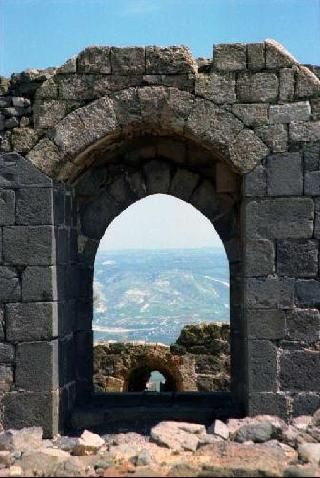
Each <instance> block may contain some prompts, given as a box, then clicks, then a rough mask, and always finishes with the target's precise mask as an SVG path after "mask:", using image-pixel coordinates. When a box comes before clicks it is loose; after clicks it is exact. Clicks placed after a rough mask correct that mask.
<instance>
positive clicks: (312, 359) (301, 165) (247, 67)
mask: <svg viewBox="0 0 320 478" xmlns="http://www.w3.org/2000/svg"><path fill="white" fill-rule="evenodd" d="M314 71H315V72H317V69H316V68H315V69H314ZM0 91H1V97H0V128H1V130H2V131H1V136H2V142H1V151H2V154H1V158H0V204H1V208H0V231H1V234H0V264H1V265H0V316H1V330H0V333H1V342H0V374H1V380H0V383H1V397H2V398H1V411H2V421H3V423H4V425H5V426H11V427H16V428H18V427H21V426H24V425H31V424H34V425H36V424H38V425H41V426H43V427H44V429H45V432H46V434H47V435H50V434H53V433H55V432H56V431H57V430H58V429H63V425H64V423H65V420H66V419H67V417H68V416H69V415H70V413H72V410H73V408H74V406H75V405H76V404H77V403H78V402H80V401H83V400H85V399H86V398H87V399H90V397H91V394H92V390H93V383H92V375H93V362H92V355H93V353H92V352H93V344H92V324H91V321H92V278H93V266H94V258H95V253H96V250H97V247H98V245H99V240H100V238H101V237H102V235H103V234H104V232H105V230H106V228H107V226H108V225H109V224H110V222H111V221H112V220H113V219H114V218H115V217H116V216H117V215H118V214H120V213H121V212H122V211H123V210H124V209H125V208H127V207H128V206H129V205H130V204H132V203H133V202H134V201H137V200H139V199H141V198H143V197H145V196H147V195H149V194H155V193H164V194H171V195H173V196H175V197H178V198H180V199H183V200H185V201H187V202H189V203H190V204H192V205H193V206H194V207H196V208H197V209H198V210H199V211H200V212H202V213H203V214H204V215H205V216H206V217H207V218H208V219H209V220H210V221H211V222H212V224H213V226H214V227H215V228H216V230H217V232H218V234H219V235H220V237H221V239H222V241H223V243H224V246H225V249H226V253H227V255H228V259H229V266H230V312H231V323H230V341H231V393H232V396H233V397H234V399H235V400H237V401H238V403H239V405H240V406H241V407H242V410H243V413H244V414H255V413H277V414H279V415H282V416H284V417H286V416H288V415H290V414H304V413H311V412H312V411H314V410H315V409H316V408H318V407H319V406H320V380H319V370H320V352H319V349H318V344H319V327H320V326H319V324H320V318H319V306H320V293H319V292H320V281H319V261H318V257H319V252H318V249H319V236H320V212H319V211H320V164H319V162H320V156H319V155H320V146H319V145H320V96H319V95H320V81H319V79H318V78H317V76H316V75H315V74H314V73H313V72H312V71H311V70H310V69H309V68H307V67H305V66H302V65H300V64H299V63H298V62H297V61H296V60H295V59H294V58H293V57H292V56H291V55H290V54H289V53H288V52H287V51H286V50H285V49H284V48H283V47H282V46H281V45H279V44H277V43H276V42H274V41H265V42H261V43H256V44H230V45H225V44H221V45H216V46H215V47H214V49H213V57H212V59H208V60H199V61H196V60H194V59H193V58H192V55H191V54H190V51H189V50H188V49H187V48H185V47H166V48H159V47H154V46H150V47H145V48H139V47H134V48H115V47H111V48H109V47H89V48H87V49H85V50H84V51H82V52H81V53H80V54H79V55H78V56H77V57H76V58H72V59H70V60H69V61H67V63H65V64H64V65H63V66H62V67H60V68H52V69H48V70H43V71H37V70H29V71H26V72H23V73H21V74H14V75H12V77H11V79H10V80H7V79H4V78H1V81H0ZM128 234H130V231H128Z"/></svg>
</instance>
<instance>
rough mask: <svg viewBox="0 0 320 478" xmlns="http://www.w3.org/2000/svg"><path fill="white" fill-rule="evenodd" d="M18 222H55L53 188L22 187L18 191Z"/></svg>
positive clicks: (21, 223)
mask: <svg viewBox="0 0 320 478" xmlns="http://www.w3.org/2000/svg"><path fill="white" fill-rule="evenodd" d="M16 224H19V225H27V226H29V225H30V226H31V225H50V224H53V190H52V189H51V188H50V189H49V188H25V189H23V188H21V189H19V190H18V191H17V193H16Z"/></svg>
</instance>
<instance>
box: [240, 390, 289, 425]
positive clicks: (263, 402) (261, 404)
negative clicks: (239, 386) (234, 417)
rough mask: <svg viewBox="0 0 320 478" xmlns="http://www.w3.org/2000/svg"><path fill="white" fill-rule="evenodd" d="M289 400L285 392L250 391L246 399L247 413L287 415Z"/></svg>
mask: <svg viewBox="0 0 320 478" xmlns="http://www.w3.org/2000/svg"><path fill="white" fill-rule="evenodd" d="M288 410H289V401H288V399H287V397H286V395H285V394H283V393H274V392H260V393H250V394H249V399H248V412H247V413H248V415H249V416H251V417H254V416H256V415H277V416H279V417H281V418H284V419H285V418H287V417H288Z"/></svg>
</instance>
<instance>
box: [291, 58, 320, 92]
mask: <svg viewBox="0 0 320 478" xmlns="http://www.w3.org/2000/svg"><path fill="white" fill-rule="evenodd" d="M319 93H320V81H319V79H318V78H317V77H316V75H315V74H314V73H312V71H311V70H309V68H307V67H305V66H303V65H299V68H298V70H297V74H296V97H297V98H310V97H312V96H318V95H319Z"/></svg>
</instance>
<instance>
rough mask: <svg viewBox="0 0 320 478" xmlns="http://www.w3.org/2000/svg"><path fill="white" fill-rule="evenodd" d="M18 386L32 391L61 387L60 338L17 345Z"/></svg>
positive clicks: (47, 390)
mask: <svg viewBox="0 0 320 478" xmlns="http://www.w3.org/2000/svg"><path fill="white" fill-rule="evenodd" d="M16 386H17V387H18V388H22V389H23V390H25V391H31V392H49V391H52V390H55V389H57V388H58V387H59V373H58V340H53V341H51V342H25V343H20V344H18V345H17V353H16Z"/></svg>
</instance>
